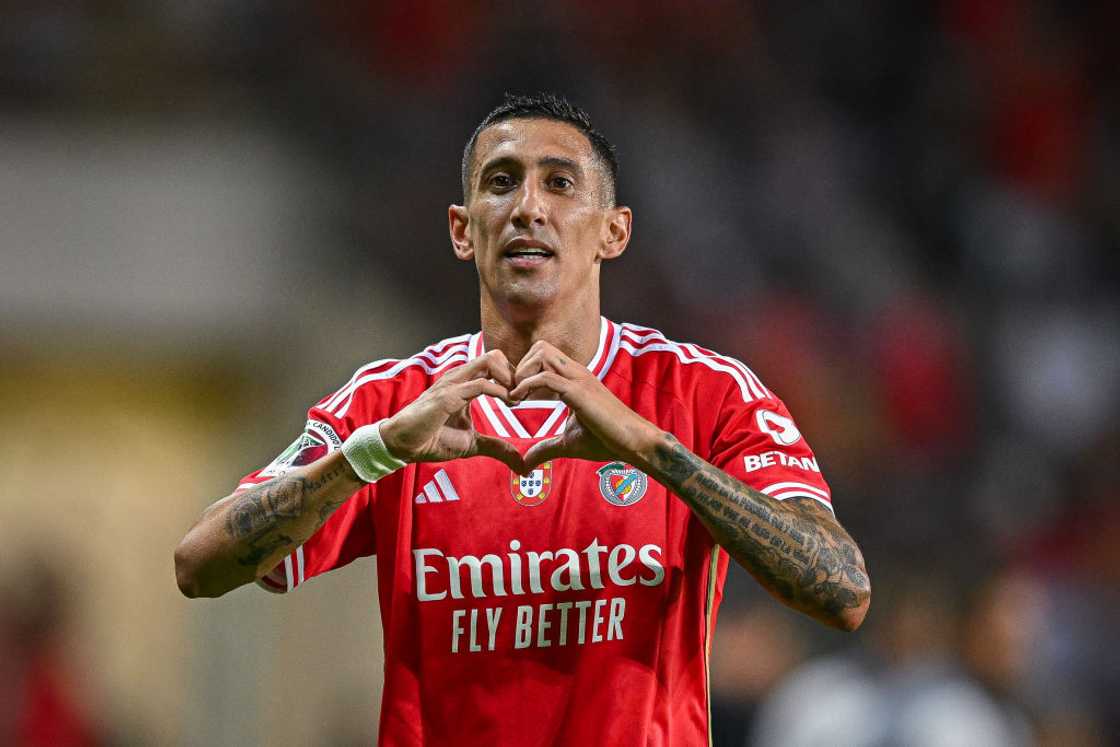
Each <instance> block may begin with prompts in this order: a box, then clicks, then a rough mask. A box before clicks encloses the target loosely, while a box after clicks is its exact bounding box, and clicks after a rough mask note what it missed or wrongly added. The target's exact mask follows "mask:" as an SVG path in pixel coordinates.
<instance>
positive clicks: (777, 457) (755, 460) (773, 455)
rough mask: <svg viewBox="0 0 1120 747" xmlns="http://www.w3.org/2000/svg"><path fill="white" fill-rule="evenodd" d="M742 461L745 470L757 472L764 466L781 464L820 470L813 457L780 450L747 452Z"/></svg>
mask: <svg viewBox="0 0 1120 747" xmlns="http://www.w3.org/2000/svg"><path fill="white" fill-rule="evenodd" d="M743 463H744V465H745V466H746V469H747V472H757V471H758V470H760V469H765V468H766V467H774V466H776V465H779V464H780V465H781V466H783V467H792V468H793V469H799V470H804V471H805V472H820V471H821V468H820V465H818V464H817V460H816V459H814V458H813V457H796V456H792V455H790V454H786V453H784V452H781V451H766V452H763V453H762V454H748V455H747V456H745V457H743Z"/></svg>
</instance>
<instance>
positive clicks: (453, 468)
mask: <svg viewBox="0 0 1120 747" xmlns="http://www.w3.org/2000/svg"><path fill="white" fill-rule="evenodd" d="M617 171H618V166H617V162H616V159H615V153H614V148H613V146H612V145H611V144H610V143H609V142H608V141H607V140H606V138H605V137H604V136H603V135H602V134H601V133H600V132H598V131H597V130H596V129H595V128H594V127H593V126H592V125H591V122H590V120H589V118H588V116H587V114H586V113H584V112H583V111H582V110H580V109H578V108H576V107H574V106H573V105H571V104H570V103H568V102H567V101H565V100H564V99H562V98H559V97H556V96H553V95H549V94H539V95H533V96H507V97H506V99H505V101H504V102H503V103H502V104H501V105H500V106H498V107H497V108H496V109H495V110H494V111H492V112H491V113H490V114H489V115H488V116H487V117H486V118H485V119H484V120H483V122H482V123H481V124H480V125H479V127H478V128H477V129H476V130H475V132H474V134H473V135H472V136H471V137H470V139H469V141H468V142H467V145H466V148H465V152H464V155H463V161H462V186H463V203H462V204H461V205H452V206H451V207H450V208H449V210H448V224H449V229H450V235H451V244H452V248H453V250H454V253H455V256H456V257H457V258H458V259H460V260H463V261H465V262H473V263H474V265H475V268H476V269H477V273H478V281H479V290H480V297H481V325H480V327H481V329H480V330H479V331H475V332H470V333H466V334H463V335H460V336H458V337H452V338H449V339H446V340H441V341H439V342H436V343H434V344H432V345H430V346H428V347H426V348H424V349H423V350H421V351H420V352H418V353H416V354H415V355H411V356H409V357H407V358H401V359H385V360H376V361H374V362H372V363H369V364H368V365H365V366H362V367H361V368H359V369H358V370H357V371H356V372H355V373H354V375H353V376H352V377H351V378H350V380H349V381H347V382H346V383H345V384H343V386H342V387H340V388H339V389H337V390H336V391H333V392H331V393H329V394H327V396H325V397H323V398H322V399H320V400H319V401H318V402H316V403H315V404H314V405H313V406H312V407H311V408H310V410H309V411H308V414H307V425H306V428H305V430H304V431H303V433H301V434H300V435H299V437H298V438H297V439H296V441H295V442H294V443H293V444H292V445H291V446H290V447H288V449H287V450H285V451H284V452H283V453H282V454H281V455H280V456H279V457H277V459H276V460H274V461H273V462H272V463H271V464H269V465H267V466H265V467H263V468H261V469H258V470H256V471H254V472H251V473H250V474H248V475H247V476H245V477H244V478H242V479H241V481H240V483H239V484H238V485H237V487H236V489H235V490H234V491H233V493H232V494H231V495H229V496H227V497H225V498H222V499H221V500H219V501H217V502H216V503H214V504H213V505H212V506H210V507H209V508H207V509H206V511H205V512H204V513H203V514H202V517H201V518H200V519H199V520H198V522H197V523H196V524H195V526H194V527H193V528H191V529H190V531H189V532H188V533H187V534H186V536H185V537H184V538H183V540H182V541H181V542H180V544H179V546H178V548H177V549H176V551H175V568H176V576H177V580H178V584H179V588H180V589H181V590H182V592H183V593H184V594H185V595H187V596H188V597H216V596H220V595H222V594H225V593H226V592H228V591H231V590H232V589H235V588H237V587H239V586H242V585H244V584H248V583H251V582H255V583H256V584H258V585H259V586H261V587H263V588H265V589H267V590H269V591H273V592H278V593H283V592H289V591H292V590H293V589H295V588H296V587H298V586H300V585H301V584H303V583H305V582H306V581H307V580H308V579H310V578H312V577H313V576H316V575H318V574H321V573H326V572H327V571H330V570H332V569H334V568H339V567H341V566H343V565H346V564H347V563H349V562H351V561H353V560H354V559H356V558H360V557H363V556H369V555H374V554H376V555H377V565H376V568H377V581H378V585H377V588H378V596H379V602H380V612H381V620H382V625H383V629H384V645H385V686H384V691H383V697H382V706H381V721H380V730H379V740H380V743H381V744H385V745H445V744H461V745H580V746H581V747H584V746H585V745H588V744H610V745H666V744H673V745H699V744H707V743H708V739H709V733H710V715H709V690H708V656H709V651H710V647H711V639H712V632H713V630H714V627H715V623H716V614H717V612H718V609H719V603H720V598H721V596H722V589H723V582H724V578H725V576H726V573H727V567H728V563H729V562H732V561H733V562H735V563H738V564H739V565H740V566H742V567H743V568H745V569H746V570H747V571H749V572H750V573H751V575H752V576H753V577H754V578H755V579H757V581H758V582H759V583H760V584H761V585H762V586H763V587H765V588H766V589H767V591H769V592H770V593H771V594H772V595H773V596H775V597H776V598H777V599H778V600H780V601H781V602H783V603H784V604H786V605H788V606H790V607H792V608H794V609H797V610H800V611H802V612H804V613H805V614H807V615H809V616H811V617H813V618H815V619H817V620H819V621H820V622H822V623H824V624H826V625H830V626H833V627H835V628H839V629H842V630H848V631H850V630H855V629H856V628H857V627H859V625H860V623H861V622H862V621H863V618H864V616H865V615H866V613H867V609H868V605H869V603H870V582H869V579H868V575H867V571H866V568H865V567H864V561H863V557H862V555H861V554H860V550H859V548H858V547H857V546H856V543H855V542H854V541H853V540H852V538H851V537H850V536H849V535H848V533H847V532H846V531H845V530H844V529H843V528H842V527H841V525H840V524H839V522H838V521H837V519H836V517H835V515H834V513H833V507H832V495H831V491H830V489H829V486H828V484H827V483H826V482H825V479H824V477H823V475H822V474H821V469H820V465H819V464H818V462H817V459H816V457H815V456H814V454H813V452H812V450H811V449H810V448H809V445H808V444H807V443H806V441H805V438H804V436H803V435H802V433H801V432H800V431H799V430H798V428H797V425H796V424H795V423H794V420H793V417H792V416H791V414H790V413H789V411H788V410H787V409H786V406H785V405H784V404H783V403H782V401H781V400H780V399H779V398H778V397H777V395H775V394H774V392H772V391H771V390H770V389H768V388H767V387H766V385H765V384H763V382H762V381H761V380H760V379H759V377H758V376H756V375H755V374H754V373H753V372H752V371H751V370H750V369H749V368H748V367H747V366H745V365H744V364H743V363H741V362H740V361H738V360H736V359H734V358H730V357H728V356H725V355H720V354H719V353H716V352H713V351H712V350H708V349H706V348H703V347H701V346H699V345H695V344H691V343H683V342H675V341H673V340H670V339H668V338H666V337H665V336H664V335H663V334H661V333H660V332H659V331H657V330H655V329H651V328H649V327H644V326H640V325H637V324H630V323H620V322H616V321H612V320H610V319H606V318H604V317H603V316H601V314H600V289H599V274H600V270H601V268H602V266H603V263H604V262H608V261H610V260H612V259H614V258H616V257H618V256H619V255H621V254H622V253H623V251H624V250H625V249H626V247H627V244H628V243H629V241H630V235H631V222H632V213H631V211H630V209H629V208H627V207H625V206H622V205H620V204H618V200H617V198H616V186H617V185H616V179H617ZM742 665H743V666H750V665H751V664H750V662H743V664H742Z"/></svg>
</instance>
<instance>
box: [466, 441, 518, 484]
mask: <svg viewBox="0 0 1120 747" xmlns="http://www.w3.org/2000/svg"><path fill="white" fill-rule="evenodd" d="M474 454H475V455H477V456H484V457H490V458H491V459H497V460H498V461H499V462H501V463H502V464H504V465H506V466H507V467H509V468H510V469H511V470H513V471H514V472H516V473H517V474H519V475H523V474H526V471H525V463H524V461H523V460H522V458H521V452H519V451H518V450H517V448H516V447H515V446H514V445H513V444H511V443H510V442H509V441H503V440H502V439H500V438H494V437H493V436H476V437H475V441H474Z"/></svg>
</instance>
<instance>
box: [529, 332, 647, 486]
mask: <svg viewBox="0 0 1120 747" xmlns="http://www.w3.org/2000/svg"><path fill="white" fill-rule="evenodd" d="M513 380H514V383H515V387H514V388H513V389H512V390H511V391H510V398H511V399H513V400H523V399H528V398H529V395H530V394H531V393H533V392H539V391H548V392H553V393H555V394H556V395H558V396H559V397H560V399H561V400H562V401H563V402H564V404H566V405H567V406H568V407H569V408H571V411H572V415H571V417H569V419H568V424H567V427H565V429H564V432H563V433H562V434H560V435H559V436H555V437H553V438H548V439H545V440H544V441H540V442H538V443H536V444H534V445H533V446H532V447H531V448H530V449H529V450H528V451H527V452H526V453H525V456H524V462H525V467H524V470H525V471H524V473H523V474H528V473H529V472H531V471H532V470H533V469H535V468H536V467H537V466H538V465H540V464H543V463H545V462H547V461H549V460H551V459H556V458H558V457H568V458H575V459H588V460H591V461H597V462H607V461H613V460H619V461H623V462H627V463H628V464H632V465H634V466H635V467H638V468H639V469H644V468H645V467H647V466H648V465H647V464H646V461H647V459H646V457H645V455H646V454H649V453H650V451H651V449H652V447H653V445H654V444H655V443H657V441H658V439H659V437H660V436H661V430H660V429H659V428H657V426H655V425H654V424H653V423H651V422H649V421H648V420H646V419H645V418H643V417H642V416H641V415H638V413H636V412H634V411H633V410H631V409H630V408H629V407H627V406H626V405H624V404H623V403H622V402H621V401H620V400H619V399H618V398H617V397H615V396H614V395H613V394H612V393H611V392H610V390H609V389H607V388H606V387H605V386H603V382H601V381H599V379H598V378H597V377H596V376H594V375H593V374H592V373H591V372H590V371H588V370H587V368H586V367H585V366H583V365H581V364H580V363H579V362H578V361H574V360H572V359H571V358H570V357H568V356H567V355H566V354H565V353H563V352H561V351H560V350H558V349H557V348H556V347H555V346H554V345H551V344H549V343H547V342H545V341H543V340H538V341H537V342H536V343H534V344H533V347H531V348H530V349H529V352H528V353H526V354H525V357H524V358H522V359H521V362H520V364H519V365H518V366H517V370H516V371H515V373H514V378H513Z"/></svg>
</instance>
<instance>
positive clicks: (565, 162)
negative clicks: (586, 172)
mask: <svg viewBox="0 0 1120 747" xmlns="http://www.w3.org/2000/svg"><path fill="white" fill-rule="evenodd" d="M537 165H538V166H552V167H553V168H558V169H567V170H568V171H571V172H572V173H573V174H575V175H576V176H577V177H578V176H583V168H581V167H580V165H579V164H578V163H576V162H575V161H573V160H572V159H570V158H564V157H563V156H545V157H544V158H541V159H540V160H538V161H537Z"/></svg>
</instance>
